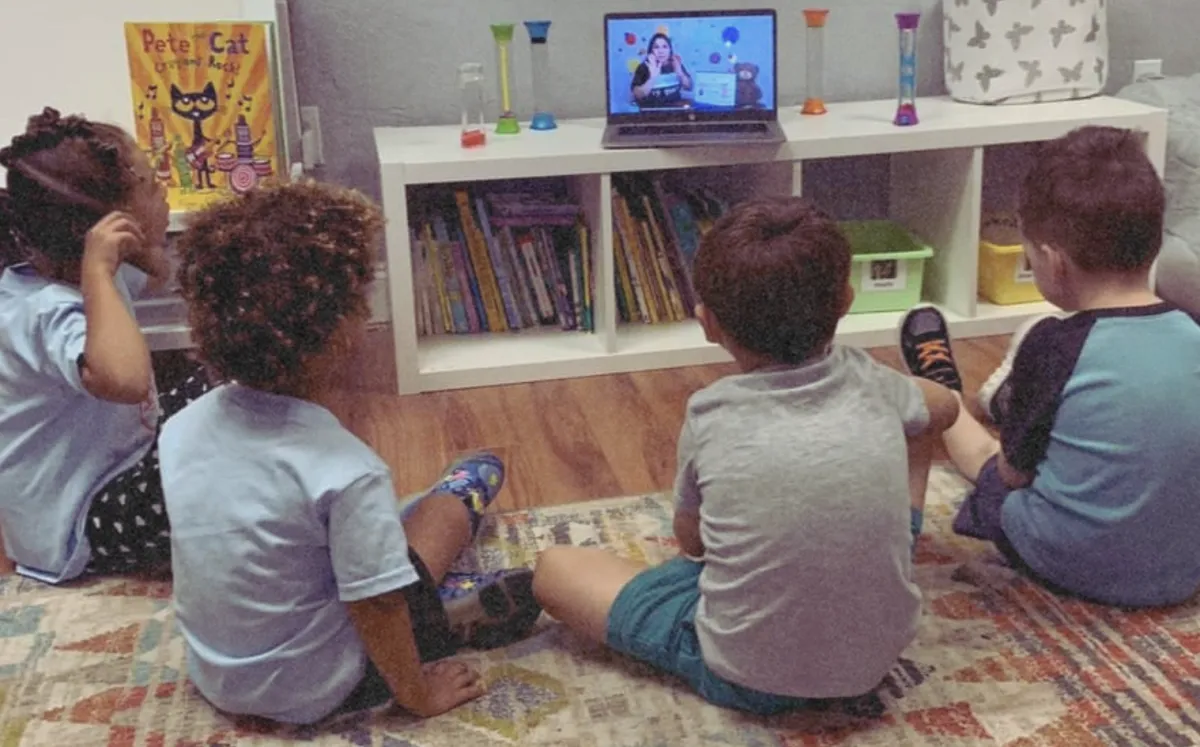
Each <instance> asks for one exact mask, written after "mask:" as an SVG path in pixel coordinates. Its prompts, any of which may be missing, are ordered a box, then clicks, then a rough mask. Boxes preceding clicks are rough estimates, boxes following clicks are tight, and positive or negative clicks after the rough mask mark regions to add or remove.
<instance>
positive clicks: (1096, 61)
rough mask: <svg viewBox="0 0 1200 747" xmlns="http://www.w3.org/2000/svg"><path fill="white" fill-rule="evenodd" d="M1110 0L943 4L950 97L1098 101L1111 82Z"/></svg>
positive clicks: (1009, 101)
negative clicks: (1109, 60)
mask: <svg viewBox="0 0 1200 747" xmlns="http://www.w3.org/2000/svg"><path fill="white" fill-rule="evenodd" d="M1106 19H1107V7H1106V0H943V20H942V27H943V33H944V35H945V54H944V60H943V69H944V74H945V82H946V87H947V89H948V90H949V92H950V95H951V97H953V98H955V99H958V100H960V101H967V102H971V103H977V104H1025V103H1034V102H1042V101H1058V100H1064V99H1076V98H1083V97H1087V96H1093V95H1096V94H1098V93H1100V92H1101V91H1102V90H1103V89H1104V85H1105V83H1106V82H1107V78H1108V35H1107V20H1106Z"/></svg>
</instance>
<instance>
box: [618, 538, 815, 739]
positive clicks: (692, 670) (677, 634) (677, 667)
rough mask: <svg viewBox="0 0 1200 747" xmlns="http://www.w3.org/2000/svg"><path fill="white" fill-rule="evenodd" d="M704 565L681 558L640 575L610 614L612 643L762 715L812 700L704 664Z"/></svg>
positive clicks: (711, 696) (708, 696)
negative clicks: (740, 681)
mask: <svg viewBox="0 0 1200 747" xmlns="http://www.w3.org/2000/svg"><path fill="white" fill-rule="evenodd" d="M703 568H704V564H703V563H699V562H696V561H693V560H688V559H687V558H681V557H680V558H674V559H672V560H668V561H667V562H666V563H663V564H662V565H659V566H656V567H654V568H649V569H647V570H645V571H642V572H641V573H639V574H638V575H637V576H634V577H633V579H632V580H630V581H629V583H627V584H625V586H624V588H622V589H621V591H620V593H619V594H617V598H616V600H615V601H614V602H613V606H612V609H611V610H610V611H609V613H608V645H609V646H610V647H611V648H613V649H614V650H616V651H620V652H621V653H623V654H626V655H628V656H631V657H633V658H635V659H638V660H640V661H644V662H646V663H647V664H650V665H651V666H653V667H655V668H657V669H661V670H663V671H665V672H668V673H670V674H673V675H675V676H677V677H679V678H680V679H682V680H683V681H684V682H686V683H687V684H688V685H690V686H691V687H692V688H693V689H694V690H695V691H696V692H697V693H699V694H700V696H701V697H703V698H704V699H705V700H707V701H708V702H710V703H713V704H714V705H718V706H722V707H724V708H733V709H736V710H739V711H746V712H748V713H754V714H760V715H768V714H773V713H780V712H783V711H790V710H793V709H796V708H799V707H801V706H804V705H806V704H807V703H808V702H809V701H808V700H806V699H804V698H795V697H791V696H784V695H771V694H770V693H763V692H759V691H757V690H751V689H750V688H747V687H742V686H741V685H735V684H734V683H732V682H728V681H726V680H723V679H721V678H720V677H718V676H717V675H716V674H715V673H714V672H713V671H712V670H711V669H709V668H708V665H706V664H705V663H704V657H703V656H702V655H701V653H700V641H699V640H698V639H697V637H696V625H695V620H696V605H697V604H698V603H699V602H700V571H701V570H702V569H703Z"/></svg>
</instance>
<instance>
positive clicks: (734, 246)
mask: <svg viewBox="0 0 1200 747" xmlns="http://www.w3.org/2000/svg"><path fill="white" fill-rule="evenodd" d="M849 279H850V243H849V241H847V239H846V237H845V235H843V234H842V232H841V230H840V229H838V226H837V223H835V222H834V221H833V219H831V218H830V217H829V216H828V215H826V214H825V213H823V212H821V211H820V210H818V209H817V208H816V207H813V206H812V205H811V204H809V203H808V202H806V201H805V200H802V199H800V198H799V197H766V198H761V199H756V200H749V201H747V202H743V203H741V204H739V205H737V206H735V207H734V208H733V209H732V210H730V211H729V212H728V213H726V214H725V215H724V216H722V217H721V218H720V220H718V221H717V222H716V223H715V224H714V225H713V227H712V229H711V230H710V231H709V232H708V233H707V234H705V235H704V238H703V239H702V240H701V241H700V248H699V250H698V251H697V252H696V267H695V270H694V277H693V283H694V285H695V288H696V294H697V295H698V296H699V297H700V301H701V303H703V304H704V305H705V307H707V308H708V310H709V311H710V312H711V313H712V315H713V316H714V317H715V318H716V320H717V323H718V324H720V325H721V329H722V330H723V331H724V332H725V333H726V334H727V335H729V336H730V337H732V338H733V340H734V341H735V342H737V343H738V344H739V345H741V346H742V347H743V348H745V349H746V350H749V351H752V352H755V353H759V354H761V355H766V356H768V357H769V358H771V359H772V360H773V361H776V362H778V363H787V364H795V363H800V362H803V361H804V360H806V359H808V358H810V357H812V356H813V355H815V354H816V353H817V352H819V351H820V349H821V348H822V347H824V346H825V345H828V344H829V342H830V340H832V339H833V335H834V332H836V331H837V323H838V320H839V319H840V318H841V316H842V313H843V311H844V309H843V305H844V302H845V299H846V292H847V286H848V284H849Z"/></svg>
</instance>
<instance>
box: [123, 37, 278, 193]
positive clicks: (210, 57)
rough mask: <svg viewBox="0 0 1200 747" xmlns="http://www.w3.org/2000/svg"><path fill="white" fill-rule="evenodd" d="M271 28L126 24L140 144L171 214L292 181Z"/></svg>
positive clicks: (135, 132)
mask: <svg viewBox="0 0 1200 747" xmlns="http://www.w3.org/2000/svg"><path fill="white" fill-rule="evenodd" d="M275 42H276V39H275V33H274V25H273V24H271V23H266V22H246V21H233V22H197V23H136V22H131V23H126V24H125V46H126V52H127V57H128V61H129V79H130V85H131V88H132V93H133V115H134V137H135V139H136V140H137V143H138V146H139V147H140V148H141V149H142V150H143V151H144V152H145V153H146V155H147V156H148V157H149V158H150V163H151V165H152V166H153V167H154V171H155V174H156V176H157V178H158V179H159V181H161V182H162V183H163V184H164V185H165V186H166V187H167V202H168V203H169V204H170V206H171V209H172V210H178V211H188V210H195V209H199V208H202V207H204V206H205V205H208V204H210V203H211V202H213V201H215V200H217V199H220V198H222V197H225V196H227V195H229V194H231V193H232V194H242V193H245V192H247V191H249V190H250V189H252V188H253V187H254V186H255V185H257V184H259V183H262V182H264V181H267V180H273V179H281V178H286V177H287V174H286V169H285V168H284V166H283V158H282V154H283V153H284V152H285V149H284V147H283V146H284V143H283V137H284V136H283V129H282V128H281V126H280V125H281V122H280V115H279V113H280V112H281V111H282V109H281V107H280V105H279V92H280V85H279V76H278V74H277V68H278V64H277V62H278V59H279V58H278V54H277V51H276V47H275Z"/></svg>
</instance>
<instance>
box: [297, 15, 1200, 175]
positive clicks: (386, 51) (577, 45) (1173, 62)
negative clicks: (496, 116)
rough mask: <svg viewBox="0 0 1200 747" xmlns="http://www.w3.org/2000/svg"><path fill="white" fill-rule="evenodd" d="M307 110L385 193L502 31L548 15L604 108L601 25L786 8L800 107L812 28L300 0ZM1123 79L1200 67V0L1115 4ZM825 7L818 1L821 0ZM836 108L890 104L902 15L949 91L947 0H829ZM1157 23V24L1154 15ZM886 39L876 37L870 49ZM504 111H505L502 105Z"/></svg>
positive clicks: (331, 151) (797, 23)
mask: <svg viewBox="0 0 1200 747" xmlns="http://www.w3.org/2000/svg"><path fill="white" fill-rule="evenodd" d="M290 3H291V5H290V7H291V12H292V22H293V34H292V35H293V46H294V51H295V55H296V75H297V78H298V83H299V89H300V102H301V104H304V105H316V106H318V107H320V109H321V123H322V128H323V129H324V136H325V154H326V162H327V165H326V167H325V168H324V169H323V173H322V174H321V176H323V177H324V178H327V179H332V180H334V181H338V182H342V183H345V184H349V185H352V186H355V187H359V188H361V189H364V190H366V191H367V192H369V193H371V194H373V195H376V196H378V189H379V187H378V169H377V167H376V166H375V149H374V143H373V141H372V138H371V128H372V127H374V126H380V125H413V124H440V123H449V122H454V121H456V120H457V117H458V97H457V88H456V83H455V71H456V69H457V67H458V64H459V63H460V62H465V61H477V62H483V63H484V64H485V65H486V66H487V69H488V73H489V76H491V80H490V84H489V86H488V90H489V91H492V90H494V88H495V81H494V69H495V64H494V62H495V45H494V44H493V42H492V39H491V34H490V32H489V30H488V24H489V23H499V22H517V23H519V22H520V21H523V20H537V19H548V20H551V21H552V22H553V25H552V26H551V30H550V55H551V61H552V67H553V69H554V73H553V75H554V78H553V92H554V95H555V104H556V106H555V109H556V113H557V114H558V115H559V116H561V117H582V116H601V115H603V113H604V97H603V87H604V71H603V64H604V57H603V49H602V45H603V30H602V26H601V17H602V16H603V14H604V13H605V12H608V11H633V10H645V9H647V8H653V9H655V10H659V9H670V8H673V7H678V8H688V9H708V8H712V9H718V8H739V7H740V8H752V7H762V6H763V5H766V6H768V7H769V6H772V5H774V6H776V7H777V9H778V10H779V13H780V26H779V46H780V54H779V70H780V86H779V91H780V101H781V103H783V104H789V103H798V102H799V101H800V100H801V99H802V97H803V93H804V92H803V87H804V48H805V47H804V35H805V31H804V21H803V18H802V17H801V14H800V8H801V7H803V6H802V4H799V3H791V2H789V3H766V2H753V0H723V2H714V1H713V0H672V1H671V2H664V3H653V4H647V3H645V2H644V1H643V2H633V1H632V0H604V1H597V2H588V1H587V0H558V2H549V1H548V0H486V1H485V0H437V1H436V2H434V1H432V0H428V1H424V0H290ZM1108 3H1109V33H1110V36H1111V38H1112V52H1111V54H1112V69H1113V72H1114V74H1113V77H1112V80H1111V81H1110V87H1111V88H1113V89H1114V90H1115V89H1117V88H1120V87H1121V86H1122V85H1124V84H1125V83H1126V82H1128V80H1129V78H1130V74H1131V72H1132V61H1133V60H1135V59H1143V58H1161V59H1163V60H1164V62H1165V65H1164V67H1165V71H1166V72H1167V73H1168V74H1173V73H1181V74H1182V73H1193V72H1197V71H1200V49H1198V46H1200V45H1198V38H1197V29H1200V7H1198V6H1200V2H1198V1H1197V0H1108ZM814 5H817V4H816V3H814ZM823 7H828V8H830V10H831V13H830V26H829V29H828V32H827V36H826V40H825V55H826V75H825V80H826V94H827V96H826V97H827V99H829V100H832V101H837V100H861V99H876V98H887V97H890V96H893V95H895V91H896V58H895V55H896V51H895V49H896V33H895V22H894V21H893V19H892V14H893V13H894V12H897V11H905V10H921V11H923V13H924V14H925V15H924V18H923V21H922V24H921V32H920V45H921V46H920V52H919V54H920V65H919V69H920V81H919V93H920V94H921V95H932V94H939V93H943V92H944V89H943V86H942V82H941V66H940V65H941V59H942V42H941V28H942V24H941V0H826V1H825V3H824V4H823ZM1152 18H1154V19H1157V20H1152ZM516 38H517V43H516V44H514V54H515V61H514V72H515V76H516V80H517V104H518V108H519V110H520V112H521V113H522V115H523V116H528V114H529V111H528V110H529V106H530V91H529V60H528V49H529V44H528V43H527V41H526V39H527V37H526V35H525V33H524V31H523V30H519V32H518V35H517V37H516ZM868 39H873V41H868ZM492 108H493V111H494V109H495V102H494V101H493V102H492Z"/></svg>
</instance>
